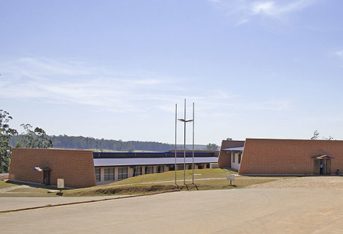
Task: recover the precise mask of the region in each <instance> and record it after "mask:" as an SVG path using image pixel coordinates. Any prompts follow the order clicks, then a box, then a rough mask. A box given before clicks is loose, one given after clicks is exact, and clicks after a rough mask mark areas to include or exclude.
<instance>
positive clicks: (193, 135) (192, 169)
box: [192, 102, 194, 184]
mask: <svg viewBox="0 0 343 234" xmlns="http://www.w3.org/2000/svg"><path fill="white" fill-rule="evenodd" d="M192 184H194V102H193V139H192Z"/></svg>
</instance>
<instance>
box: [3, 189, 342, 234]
mask: <svg viewBox="0 0 343 234" xmlns="http://www.w3.org/2000/svg"><path fill="white" fill-rule="evenodd" d="M342 195H343V191H342V190H335V189H322V188H318V189H309V188H282V189H280V188H258V187H257V188H248V189H233V190H218V191H213V190H212V191H197V192H194V191H193V192H177V193H167V194H160V195H153V196H145V197H135V198H129V199H120V200H111V201H104V202H96V203H88V204H79V205H71V206H62V207H52V208H45V209H38V210H29V211H20V212H14V213H6V214H0V226H1V231H2V233H35V234H37V233H47V232H48V233H113V232H117V233H138V232H139V233H162V232H163V233H164V234H166V233H342V230H343V223H342V222H341V220H342V219H343V199H341V198H342Z"/></svg>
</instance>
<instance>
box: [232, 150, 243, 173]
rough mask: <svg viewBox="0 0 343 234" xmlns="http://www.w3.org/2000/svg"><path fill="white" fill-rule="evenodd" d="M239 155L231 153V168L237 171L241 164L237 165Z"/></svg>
mask: <svg viewBox="0 0 343 234" xmlns="http://www.w3.org/2000/svg"><path fill="white" fill-rule="evenodd" d="M239 154H240V153H238V152H232V153H231V168H232V169H234V170H236V171H238V170H239V168H240V167H241V164H240V163H238V158H239ZM241 162H242V158H241Z"/></svg>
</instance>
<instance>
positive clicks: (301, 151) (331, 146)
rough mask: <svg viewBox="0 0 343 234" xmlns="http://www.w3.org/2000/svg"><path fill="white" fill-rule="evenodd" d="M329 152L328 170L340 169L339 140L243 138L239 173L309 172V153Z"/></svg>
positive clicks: (342, 163) (342, 151) (342, 148)
mask: <svg viewBox="0 0 343 234" xmlns="http://www.w3.org/2000/svg"><path fill="white" fill-rule="evenodd" d="M324 154H326V155H329V156H332V157H333V159H332V160H331V174H334V173H335V171H336V170H337V169H340V171H341V172H343V141H328V140H279V139H247V140H246V142H245V146H244V152H243V158H242V162H241V167H240V171H239V173H240V174H242V175H244V174H246V175H247V174H271V175H272V174H274V175H276V174H289V175H290V174H300V175H313V169H314V159H313V158H312V157H313V156H319V155H324Z"/></svg>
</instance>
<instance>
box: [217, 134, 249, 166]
mask: <svg viewBox="0 0 343 234" xmlns="http://www.w3.org/2000/svg"><path fill="white" fill-rule="evenodd" d="M241 146H244V141H229V140H223V141H222V145H221V147H220V153H219V157H218V166H219V167H220V168H231V156H230V153H229V152H225V151H223V149H226V148H233V147H241Z"/></svg>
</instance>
